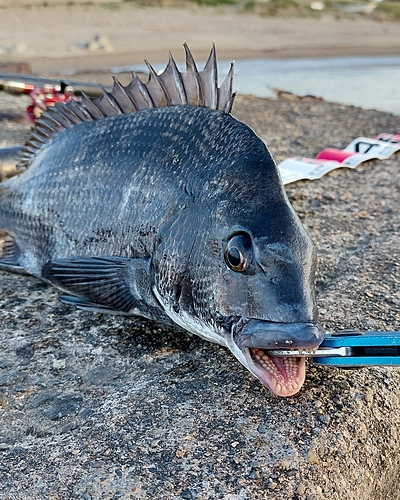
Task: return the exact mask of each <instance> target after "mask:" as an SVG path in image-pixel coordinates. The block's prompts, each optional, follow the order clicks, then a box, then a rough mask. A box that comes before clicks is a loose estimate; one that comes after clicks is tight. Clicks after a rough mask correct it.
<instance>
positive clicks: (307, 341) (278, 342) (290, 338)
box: [234, 319, 325, 350]
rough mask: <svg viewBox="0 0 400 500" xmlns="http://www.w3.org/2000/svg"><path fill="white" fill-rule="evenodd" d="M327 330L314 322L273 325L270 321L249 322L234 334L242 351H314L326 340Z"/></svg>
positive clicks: (252, 320)
mask: <svg viewBox="0 0 400 500" xmlns="http://www.w3.org/2000/svg"><path fill="white" fill-rule="evenodd" d="M324 337H325V330H324V329H323V328H322V327H320V326H319V325H317V324H315V323H312V322H309V323H308V322H305V323H273V322H269V321H262V320H254V319H251V320H250V321H248V322H247V323H246V324H245V325H244V327H243V328H242V329H240V331H239V332H238V333H236V334H234V340H235V343H236V344H237V346H238V347H239V348H240V349H242V350H243V349H245V348H258V349H266V350H270V349H314V348H316V347H318V346H319V345H320V344H321V342H322V341H323V340H324Z"/></svg>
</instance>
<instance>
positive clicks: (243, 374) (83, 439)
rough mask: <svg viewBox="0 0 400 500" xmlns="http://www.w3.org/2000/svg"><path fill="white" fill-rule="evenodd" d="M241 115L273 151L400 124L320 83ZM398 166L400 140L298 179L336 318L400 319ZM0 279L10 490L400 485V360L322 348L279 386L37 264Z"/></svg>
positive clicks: (390, 489)
mask: <svg viewBox="0 0 400 500" xmlns="http://www.w3.org/2000/svg"><path fill="white" fill-rule="evenodd" d="M19 99H20V98H16V97H12V98H10V97H9V96H7V99H4V96H3V95H0V144H1V141H4V142H3V145H11V144H12V143H13V142H14V143H18V142H20V141H21V137H22V135H23V134H24V133H26V130H27V126H26V125H25V124H24V123H23V122H21V121H18V120H15V117H13V116H10V113H11V112H15V110H16V109H19V110H20V109H21V106H22V105H21V103H22V101H21V100H19ZM10 105H12V106H11V107H10ZM18 106H19V108H18ZM234 114H235V115H236V116H237V117H238V118H240V119H241V120H243V121H245V122H246V123H248V124H249V125H251V126H252V127H253V128H254V129H255V130H256V131H257V132H258V133H259V134H260V136H261V137H262V138H263V139H264V140H265V142H266V143H267V144H268V146H269V148H270V150H271V152H272V154H273V155H274V157H275V159H276V160H277V161H281V160H283V159H284V158H285V157H288V156H292V155H295V154H296V155H305V156H311V157H312V156H315V155H316V154H317V153H318V152H319V151H320V150H321V149H323V148H325V147H337V148H343V147H345V146H346V145H347V144H348V143H349V142H350V141H351V140H352V139H354V138H355V137H357V136H359V135H365V136H369V137H373V136H375V135H376V134H377V133H380V132H390V133H397V132H399V130H400V117H399V116H394V115H390V114H387V113H381V112H377V111H366V110H362V109H359V108H353V107H345V106H341V105H336V104H329V103H326V102H323V101H321V100H317V99H312V98H307V99H301V100H263V99H257V98H253V97H240V96H239V97H238V99H237V102H236V104H235V107H234ZM399 170H400V154H397V156H396V155H395V156H393V157H392V158H391V159H389V160H385V161H371V162H368V163H365V164H364V165H362V166H360V167H358V168H357V169H356V170H354V171H353V170H348V169H342V170H339V171H335V172H332V173H331V174H329V175H327V176H326V177H324V178H322V179H321V180H319V181H314V182H308V181H303V182H298V183H296V184H293V185H289V186H288V187H287V191H288V194H289V196H290V199H291V201H292V203H293V205H294V207H295V209H296V211H297V212H298V214H299V215H300V217H301V218H302V220H303V223H304V224H305V226H306V227H307V228H308V230H309V232H310V234H311V236H312V238H313V240H314V242H315V244H316V246H317V250H318V255H319V268H318V276H317V290H318V303H319V308H320V320H321V324H322V325H323V326H325V327H326V328H327V329H328V330H338V329H342V328H359V329H379V330H396V329H397V330H400V286H399V285H400V245H399V242H400V212H399V198H400V175H399V173H400V172H399ZM0 286H1V297H0V324H1V331H0V346H1V350H0V498H1V499H7V500H8V499H13V500H14V499H18V500H19V499H21V500H27V499H32V500H36V499H37V500H39V499H40V500H41V499H52V500H55V499H68V500H69V499H82V500H89V499H93V500H94V499H110V500H111V499H120V498H121V499H193V500H194V499H196V500H201V499H202V500H206V499H207V500H208V499H210V500H211V499H213V500H214V499H224V500H258V499H260V500H261V499H272V500H275V499H276V500H288V499H292V500H303V499H304V500H305V499H307V500H322V499H329V500H342V499H344V498H345V499H348V500H367V499H370V498H374V500H383V499H390V500H396V499H400V484H399V481H398V477H399V472H400V459H399V456H400V455H399V447H400V442H399V440H400V426H399V424H400V389H399V387H400V370H399V369H394V368H385V367H383V368H370V369H361V370H340V369H336V368H323V367H316V366H313V365H312V364H311V363H310V364H309V366H308V371H307V381H306V383H305V385H304V387H303V389H302V391H301V392H300V393H299V394H298V395H296V396H293V397H290V398H288V399H278V398H276V397H273V396H272V395H271V394H269V393H268V392H267V391H266V390H265V389H264V388H263V387H262V386H261V385H260V384H259V382H258V381H257V380H255V379H254V378H253V377H252V376H251V375H250V373H248V372H247V370H245V369H244V368H243V367H242V366H241V365H240V364H239V363H238V362H237V361H236V360H235V359H234V358H233V356H232V355H231V354H230V353H229V352H228V351H227V350H226V349H224V348H222V347H219V346H217V345H213V344H210V343H207V342H205V341H203V340H201V339H200V338H197V337H195V336H193V335H189V334H186V333H184V332H181V331H179V330H172V329H168V328H165V327H164V326H160V325H157V324H155V323H152V322H149V321H141V320H132V319H122V318H118V317H111V316H105V315H95V314H91V313H88V312H84V311H77V310H75V309H73V308H71V307H68V306H66V305H63V304H61V303H60V302H58V301H57V292H56V291H55V290H54V289H52V288H50V287H48V286H46V285H44V284H42V283H41V282H40V281H38V280H36V279H30V278H27V277H20V276H13V275H8V274H4V273H2V274H1V275H0Z"/></svg>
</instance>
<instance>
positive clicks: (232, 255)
mask: <svg viewBox="0 0 400 500" xmlns="http://www.w3.org/2000/svg"><path fill="white" fill-rule="evenodd" d="M228 257H229V262H230V264H231V266H232V267H238V266H240V262H241V258H240V252H239V250H238V249H237V248H236V247H233V248H230V249H229V254H228Z"/></svg>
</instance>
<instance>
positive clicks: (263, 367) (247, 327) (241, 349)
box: [229, 320, 325, 397]
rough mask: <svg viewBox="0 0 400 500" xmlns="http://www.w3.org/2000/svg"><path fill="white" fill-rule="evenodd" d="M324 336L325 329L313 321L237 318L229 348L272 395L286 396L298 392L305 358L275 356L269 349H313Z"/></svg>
mask: <svg viewBox="0 0 400 500" xmlns="http://www.w3.org/2000/svg"><path fill="white" fill-rule="evenodd" d="M324 336H325V332H324V330H323V329H322V328H321V327H320V326H318V325H316V324H315V323H313V322H306V323H273V322H269V321H262V320H240V321H239V322H238V323H237V324H236V325H235V326H234V327H233V328H232V336H231V342H230V345H229V347H230V348H231V350H232V352H233V353H234V354H235V356H236V357H237V358H238V359H239V361H240V362H241V363H242V364H243V365H244V366H245V367H246V368H247V369H248V370H249V371H250V372H251V373H252V374H253V375H255V376H256V377H257V378H258V379H259V380H260V382H261V383H262V384H263V385H264V386H266V387H267V388H268V389H269V390H270V391H271V392H272V393H273V394H276V395H277V396H282V397H287V396H292V395H293V394H296V393H297V392H299V390H300V389H301V387H302V385H303V383H304V380H305V376H306V363H305V357H293V356H286V357H275V356H272V355H271V354H270V353H269V351H271V350H274V349H286V350H287V349H305V350H309V349H315V348H317V347H318V346H319V345H320V344H321V342H322V341H323V340H324ZM233 344H234V345H233Z"/></svg>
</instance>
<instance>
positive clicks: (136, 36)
mask: <svg viewBox="0 0 400 500" xmlns="http://www.w3.org/2000/svg"><path fill="white" fill-rule="evenodd" d="M3 2H5V3H7V0H3ZM112 5H113V6H112V7H110V5H109V6H108V8H106V7H105V6H104V5H103V6H100V5H90V6H77V5H74V6H66V5H60V6H52V7H38V6H37V7H31V8H24V7H4V8H2V9H0V64H1V63H7V62H10V61H14V62H15V61H18V62H21V61H24V62H29V63H30V64H31V67H32V70H33V71H34V72H46V71H53V72H54V71H57V70H79V71H82V70H92V69H108V68H111V67H116V66H125V65H130V64H137V63H141V62H142V61H143V58H147V59H149V60H150V61H152V62H164V61H166V59H167V57H168V51H169V50H171V51H172V52H173V53H174V56H175V57H176V59H178V60H182V59H183V56H184V53H183V50H182V42H183V41H184V40H186V41H187V43H188V44H189V46H190V47H191V49H192V51H193V52H194V54H195V56H196V58H197V59H200V60H201V59H202V58H205V57H206V55H207V54H208V52H209V49H210V47H211V43H212V40H214V41H215V43H216V45H217V49H218V54H219V58H220V59H240V58H257V57H268V58H287V57H305V56H307V57H315V56H338V55H345V54H348V55H361V54H367V55H372V54H382V55H384V54H398V53H400V37H399V23H396V22H379V21H377V20H374V19H372V18H368V17H364V16H361V17H360V16H355V17H349V16H348V17H342V18H340V15H338V14H337V15H336V16H335V15H333V14H329V13H326V14H323V15H321V16H320V17H319V18H266V17H261V16H259V15H256V14H254V13H244V12H243V10H242V11H240V10H238V7H235V6H227V7H219V8H211V7H197V6H193V7H190V8H185V9H184V8H177V7H175V8H172V7H170V8H155V7H154V8H149V7H147V8H144V7H138V6H135V5H134V4H131V3H121V4H119V3H115V4H112ZM96 35H100V36H103V37H106V38H107V39H108V41H109V43H108V51H107V50H106V49H100V50H88V49H87V48H83V46H84V44H86V43H88V42H90V41H93V39H94V37H95V36H96ZM1 52H3V53H1Z"/></svg>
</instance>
